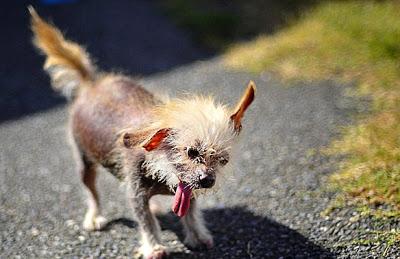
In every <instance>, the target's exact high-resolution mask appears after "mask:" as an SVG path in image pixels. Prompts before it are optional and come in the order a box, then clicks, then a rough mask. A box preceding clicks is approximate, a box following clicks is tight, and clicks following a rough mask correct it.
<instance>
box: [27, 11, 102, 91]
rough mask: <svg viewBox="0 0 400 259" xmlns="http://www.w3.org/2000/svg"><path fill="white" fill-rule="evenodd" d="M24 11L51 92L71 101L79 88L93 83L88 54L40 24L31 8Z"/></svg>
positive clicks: (59, 34)
mask: <svg viewBox="0 0 400 259" xmlns="http://www.w3.org/2000/svg"><path fill="white" fill-rule="evenodd" d="M28 10H29V12H30V14H31V23H32V31H33V33H34V38H33V43H34V45H35V46H36V47H38V48H39V49H40V50H41V51H42V52H43V54H45V55H46V57H47V58H46V62H45V64H44V69H45V70H46V71H47V72H48V73H49V75H50V78H51V84H52V87H53V89H54V90H56V91H57V92H61V93H62V94H63V95H64V96H66V97H67V98H73V97H74V96H75V95H76V93H77V91H78V89H79V87H81V86H83V85H89V84H91V82H92V81H93V80H94V79H95V74H96V73H95V67H94V66H93V64H92V62H91V61H90V58H89V54H88V53H87V52H86V51H85V50H84V49H83V48H82V47H81V46H79V45H78V44H76V43H74V42H72V41H68V40H66V39H65V38H64V36H63V35H62V33H61V32H60V31H59V30H58V29H57V28H55V27H54V26H52V25H50V24H49V23H47V22H45V21H44V20H42V18H40V16H39V15H38V14H37V13H36V11H35V9H34V8H33V7H32V6H29V7H28Z"/></svg>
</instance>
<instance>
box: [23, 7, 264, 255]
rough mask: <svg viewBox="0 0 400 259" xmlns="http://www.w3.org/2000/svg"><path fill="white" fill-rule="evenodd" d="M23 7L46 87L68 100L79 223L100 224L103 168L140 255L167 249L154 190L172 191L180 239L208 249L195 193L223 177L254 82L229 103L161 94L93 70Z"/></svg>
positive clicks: (87, 60)
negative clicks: (122, 200)
mask: <svg viewBox="0 0 400 259" xmlns="http://www.w3.org/2000/svg"><path fill="white" fill-rule="evenodd" d="M28 9H29V12H30V14H31V28H32V31H33V34H34V37H33V42H34V45H35V46H36V47H37V48H38V49H39V50H40V51H41V52H42V53H43V54H44V55H45V56H46V61H45V64H44V70H45V71H46V72H47V73H48V74H49V76H50V78H51V85H52V87H53V89H54V90H55V91H57V92H60V93H61V94H63V95H64V96H65V97H67V98H68V99H69V102H70V119H69V126H70V127H69V128H70V133H71V137H72V140H73V147H74V149H75V153H76V157H77V159H76V160H77V163H78V167H79V172H80V175H81V179H82V182H83V185H84V186H85V189H86V190H87V193H88V210H87V212H86V214H85V217H84V221H83V228H84V229H85V230H88V231H93V230H100V229H102V228H103V227H104V226H105V225H106V223H107V221H106V219H105V218H104V217H102V216H101V212H100V205H99V196H98V193H97V190H96V185H95V181H96V174H97V169H98V168H99V167H103V168H105V169H106V170H108V171H109V172H110V173H112V174H113V175H114V176H116V177H117V178H118V179H119V180H121V181H123V182H124V183H125V184H126V187H127V196H128V200H129V202H130V205H131V207H132V209H133V215H134V218H135V220H136V221H137V223H138V228H139V230H140V232H141V247H140V249H139V251H140V253H141V255H142V256H143V257H145V258H163V257H165V256H167V255H168V249H167V247H165V246H164V245H163V244H162V243H161V240H160V233H161V231H160V226H159V224H158V222H157V220H156V218H155V216H154V213H152V210H151V204H150V198H151V197H152V196H154V195H158V194H163V195H174V202H173V204H172V210H173V212H174V213H175V214H176V215H177V216H179V217H181V221H182V224H183V227H184V232H185V240H184V243H185V244H186V245H187V246H189V247H198V246H203V247H204V246H205V247H206V248H209V249H210V248H212V247H213V238H212V236H211V234H210V232H209V231H208V230H207V228H206V227H205V224H204V221H203V217H202V215H201V212H200V211H199V210H198V208H197V205H196V197H197V196H198V195H200V194H201V193H202V192H203V191H204V190H209V189H213V188H215V187H214V185H215V183H216V181H217V179H220V178H221V177H222V175H223V171H224V169H225V168H226V165H227V164H228V162H229V160H230V154H231V153H232V149H233V145H234V143H235V142H237V141H236V140H237V137H238V135H239V133H240V131H241V129H242V124H241V121H242V118H243V115H244V113H245V111H246V110H247V108H248V107H249V106H250V104H251V103H252V101H253V100H254V96H255V91H256V86H255V84H254V82H252V81H250V82H249V84H248V86H247V88H246V90H245V92H244V94H243V96H242V97H241V99H240V100H239V102H238V104H237V105H236V107H235V108H233V109H231V108H228V107H227V106H225V105H222V104H219V103H216V102H215V101H214V99H213V98H212V97H203V96H186V97H185V98H175V99H171V100H165V101H164V100H162V99H161V98H159V97H157V96H156V95H155V94H153V93H151V92H149V91H147V90H146V89H145V88H143V87H142V86H140V85H138V83H136V82H135V81H134V80H133V79H131V78H130V77H127V76H123V75H119V74H113V73H104V72H99V71H98V69H97V68H96V67H95V65H94V64H93V62H92V61H91V59H90V57H89V54H88V53H87V52H86V51H85V50H84V48H83V47H81V46H80V45H78V44H76V43H74V42H71V41H69V40H66V39H65V38H64V36H63V34H62V33H61V32H60V31H59V30H58V29H57V28H56V27H54V26H53V25H51V24H49V23H48V22H45V21H44V20H43V19H42V18H40V16H39V15H38V14H37V13H36V11H35V10H34V9H33V8H32V7H31V6H30V7H29V8H28Z"/></svg>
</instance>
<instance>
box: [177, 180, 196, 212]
mask: <svg viewBox="0 0 400 259" xmlns="http://www.w3.org/2000/svg"><path fill="white" fill-rule="evenodd" d="M190 196H192V189H191V188H190V187H189V186H187V185H186V184H184V183H182V182H180V183H179V184H178V188H176V192H175V200H174V204H173V206H172V211H173V212H174V213H175V214H176V215H178V217H183V216H185V215H186V213H187V211H188V210H189V206H190Z"/></svg>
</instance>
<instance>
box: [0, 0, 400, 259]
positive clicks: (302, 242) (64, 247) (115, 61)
mask: <svg viewBox="0 0 400 259" xmlns="http://www.w3.org/2000/svg"><path fill="white" fill-rule="evenodd" d="M94 2H96V3H94ZM106 2H107V4H106ZM121 3H122V2H121ZM121 3H120V4H116V3H114V2H113V1H99V2H98V1H82V2H81V3H79V4H75V5H71V6H67V7H65V10H64V9H62V8H61V7H51V8H43V7H42V8H39V12H43V13H46V14H49V13H52V17H53V20H54V21H55V22H56V23H57V24H58V21H60V23H61V27H62V28H69V29H68V32H69V33H68V35H75V33H73V32H76V35H77V36H76V37H73V38H75V39H76V38H79V37H80V38H79V39H80V40H81V41H82V42H86V43H88V45H89V51H91V52H92V53H93V54H94V56H95V57H97V58H98V60H99V65H100V67H104V68H112V67H114V65H115V66H117V67H122V68H123V69H125V70H126V71H128V72H132V73H141V74H144V75H145V76H144V77H143V78H142V79H141V82H142V83H143V85H144V86H145V87H147V88H149V89H151V90H154V91H159V92H166V93H170V94H171V95H176V94H178V95H179V94H182V93H185V92H189V93H192V92H196V93H203V94H212V95H215V96H217V98H218V99H219V100H221V101H223V102H226V103H232V104H233V103H234V102H235V101H236V100H237V98H239V96H240V95H241V92H242V90H243V89H244V87H245V85H246V83H247V82H248V80H250V79H252V80H254V81H255V82H256V83H257V86H258V92H257V96H256V100H255V103H254V105H252V107H251V109H250V110H249V112H248V113H247V114H246V115H247V116H246V118H245V121H244V127H243V135H242V139H241V144H240V145H239V148H238V154H237V156H236V158H235V159H233V160H234V161H233V162H234V165H235V166H234V170H233V172H232V174H231V175H230V176H229V177H227V180H226V184H225V185H224V186H223V187H222V189H221V190H220V191H219V192H218V193H216V194H215V195H210V196H207V197H203V198H202V199H201V207H202V208H203V211H204V214H205V217H206V219H207V225H208V227H209V229H210V230H211V232H212V233H213V235H214V238H215V243H216V246H215V248H214V249H213V250H211V251H189V250H188V249H186V248H185V247H184V246H183V245H182V243H181V240H182V232H181V228H180V226H179V223H178V220H177V218H176V217H175V216H174V215H172V213H171V212H169V210H168V209H166V212H165V214H164V215H162V216H160V220H161V225H162V228H163V235H162V238H163V240H164V242H165V243H166V244H168V245H169V246H171V247H173V248H174V251H175V252H174V253H173V256H174V257H176V258H331V257H342V258H346V257H349V256H354V257H360V258H362V257H364V256H366V255H372V256H375V255H376V256H379V255H381V254H382V251H381V250H379V249H382V248H379V247H378V248H371V249H367V250H365V251H361V250H357V249H358V248H354V246H353V247H350V248H349V249H350V250H352V251H353V250H354V249H356V250H354V251H355V252H354V251H353V252H351V251H349V249H340V248H338V247H337V246H335V245H336V244H337V243H338V242H340V241H341V240H343V238H346V237H349V236H351V233H348V232H345V231H342V230H341V228H343V224H344V223H343V222H345V223H346V222H348V221H347V219H346V218H348V215H347V214H348V213H351V212H348V213H347V212H346V213H347V214H346V215H344V216H343V215H342V216H341V218H337V217H334V218H322V217H321V216H320V212H321V211H322V210H323V209H325V208H326V205H327V203H328V202H329V198H330V195H329V194H326V193H324V192H322V191H321V190H323V187H324V185H325V180H326V179H325V178H326V176H327V175H329V174H330V173H331V172H332V171H333V170H334V168H335V165H336V162H337V161H336V160H335V159H334V158H327V157H324V156H322V155H320V154H319V152H318V150H319V149H320V148H321V147H324V146H325V145H327V144H328V143H329V141H330V140H331V139H332V137H334V136H335V135H336V134H337V131H338V126H341V125H345V124H346V123H349V121H350V115H351V114H352V113H353V112H354V109H355V107H354V102H353V101H352V100H350V99H349V98H348V97H345V96H344V94H343V93H344V92H345V89H346V88H345V87H344V86H340V85H337V84H334V83H332V82H321V83H315V84H311V83H307V84H302V85H296V86H290V87H289V86H285V85H282V84H281V83H280V82H279V81H277V80H276V79H274V78H273V77H272V76H271V75H269V74H263V75H261V76H256V75H249V74H246V73H239V72H233V71H228V70H226V69H225V68H224V67H223V65H222V64H221V62H220V60H219V58H218V57H217V58H211V59H209V60H207V61H196V60H198V59H200V58H205V57H207V56H208V55H207V54H206V53H204V52H203V51H201V50H199V49H197V48H196V47H195V46H194V45H193V44H192V43H191V42H190V41H189V40H188V38H187V37H186V35H185V34H184V33H183V32H181V31H179V30H177V29H176V28H175V27H174V26H173V25H172V24H171V23H169V22H168V20H167V19H166V18H165V17H163V16H162V15H161V14H160V13H159V12H158V11H157V9H156V8H155V7H154V6H153V5H152V4H151V3H148V2H147V1H124V2H123V4H121ZM17 5H21V4H20V3H18V4H16V6H14V7H13V8H16V9H18V8H17ZM81 5H82V6H83V7H85V8H86V9H85V8H84V9H82V8H81V7H82V6H81ZM94 7H96V9H95V10H96V12H94V11H93V10H94V9H90V8H94ZM111 7H112V8H111ZM2 10H3V12H4V9H2ZM82 10H84V11H82ZM89 10H92V11H90V12H89ZM130 10H136V11H134V12H132V11H130ZM20 12H21V11H18V12H17V13H19V14H20V15H22V14H21V13H20ZM95 13H97V16H96V14H95ZM72 14H74V16H73V17H74V19H71V17H72V16H71V15H72ZM86 14H87V16H86ZM104 16H105V17H109V19H100V18H101V17H104ZM5 17H8V18H9V20H8V22H9V21H17V20H18V19H15V20H13V19H14V18H15V17H19V16H18V15H17V16H15V17H14V16H12V15H11V14H8V16H1V19H5ZM92 18H93V19H92ZM95 18H96V19H95ZM128 18H129V19H131V20H134V21H135V22H132V23H128V22H127V21H128V20H129V19H128ZM6 20H7V19H6ZM23 21H24V22H17V25H16V28H19V27H18V26H22V25H24V26H25V25H26V22H27V20H26V19H24V20H23ZM82 21H85V22H84V23H83V24H82V23H81V22H82ZM111 21H112V23H111ZM69 23H70V25H68V24H69ZM88 24H92V25H91V26H95V27H90V26H89V25H88ZM143 26H145V28H143ZM8 30H9V31H10V33H11V32H13V30H12V29H11V28H8ZM11 35H14V34H12V33H11ZM15 35H16V36H15ZM15 35H14V36H15V37H16V38H18V39H19V41H23V40H26V41H27V40H28V35H29V34H28V32H27V31H23V32H21V33H19V32H18V33H17V32H15ZM158 38H160V39H161V40H159V41H158V40H157V39H158ZM116 39H117V40H116ZM114 40H115V42H114V43H112V42H113V41H114ZM11 43H12V37H10V39H7V41H5V43H4V42H3V43H2V44H3V45H4V44H5V45H7V44H9V45H10V46H9V47H11V45H12V44H11ZM20 44H22V46H24V48H23V49H20V52H18V54H14V55H16V56H17V57H19V58H18V59H14V60H11V64H10V66H8V67H7V68H5V67H3V68H2V70H1V73H2V76H1V77H0V82H1V86H0V88H2V89H1V90H0V92H1V93H2V95H1V102H0V107H1V108H2V111H5V112H3V113H2V115H1V121H2V122H1V124H0V143H1V149H0V242H1V246H0V258H18V257H20V258H34V257H35V258H81V257H84V258H88V257H93V258H113V257H119V258H126V257H130V256H132V254H133V250H134V249H135V248H137V247H138V233H137V226H136V223H135V222H134V221H132V217H131V213H130V210H129V208H128V205H127V202H126V200H125V194H124V186H121V185H120V183H118V182H117V181H116V180H115V179H114V178H112V177H111V176H110V175H108V174H107V173H106V172H104V173H102V174H100V181H99V186H100V194H101V200H102V204H103V210H104V216H106V217H107V218H108V220H109V224H108V226H107V228H106V230H104V231H100V232H93V233H89V232H86V231H84V230H83V229H82V228H81V222H82V220H83V215H84V212H85V204H84V192H83V190H82V189H81V184H80V181H79V176H78V174H77V172H76V171H75V164H74V161H73V158H72V154H71V152H70V149H69V146H68V143H67V138H66V128H65V126H66V120H67V107H66V105H65V103H64V102H63V101H61V99H60V98H58V97H55V95H54V94H52V93H51V91H50V90H49V86H48V82H47V79H46V77H45V76H44V75H43V74H42V72H41V70H40V66H41V65H40V61H41V59H40V58H38V57H37V56H36V54H35V53H33V49H32V48H30V47H29V48H28V47H27V45H26V44H27V43H26V42H23V43H20ZM119 44H121V45H119ZM25 47H26V48H25ZM13 49H17V48H13ZM0 53H1V55H3V56H4V57H9V58H10V55H11V54H12V52H8V51H7V50H4V49H2V50H1V52H0ZM15 53H16V52H15ZM24 57H25V58H26V60H27V61H26V62H24V61H22V60H23V58H24ZM13 68H14V69H13ZM14 88H15V89H17V90H15V89H14ZM13 89H14V90H13ZM26 102H27V103H26ZM15 107H17V108H18V109H17V110H14V108H15ZM7 111H10V114H7ZM166 204H167V205H168V206H167V207H169V204H170V203H169V202H167V203H166ZM339 223H340V224H342V223H343V224H342V225H340V224H339ZM346 224H347V223H346ZM354 224H355V223H354ZM357 224H361V225H359V226H358V227H357V226H356V225H345V227H346V228H347V227H348V228H349V229H351V227H352V226H353V228H362V227H363V226H364V225H365V224H367V223H357ZM363 224H364V225H363ZM339 227H340V229H339ZM388 227H391V226H388ZM336 230H337V231H336ZM341 231H342V232H341ZM353 232H354V231H353ZM353 248H354V249H353ZM383 248H384V247H383ZM396 249H397V248H390V249H389V250H388V251H387V255H393V256H395V255H396V253H397V252H398V249H397V250H396ZM374 251H375V252H374Z"/></svg>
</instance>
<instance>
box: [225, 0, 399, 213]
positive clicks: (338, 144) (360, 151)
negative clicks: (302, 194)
mask: <svg viewBox="0 0 400 259" xmlns="http://www.w3.org/2000/svg"><path fill="white" fill-rule="evenodd" d="M398 10H400V2H399V1H335V2H334V1H327V2H323V3H321V4H320V5H317V6H315V7H314V8H312V9H311V10H309V11H308V12H307V13H305V14H304V15H303V16H302V17H301V18H300V19H299V20H297V21H296V23H293V24H292V26H289V27H288V28H287V29H284V30H282V31H280V32H278V33H276V34H275V35H272V36H260V37H258V38H257V39H255V40H253V41H251V42H248V43H244V44H239V45H236V46H233V47H232V48H231V49H230V50H229V51H228V52H227V54H226V55H225V61H226V63H227V64H228V65H229V66H230V67H233V68H237V69H244V70H247V71H251V72H256V73H259V72H262V71H264V70H269V71H272V72H275V73H276V74H278V75H280V76H281V77H282V78H284V79H288V80H321V79H335V80H343V81H344V82H353V83H354V82H355V83H356V84H357V86H358V87H357V94H360V95H368V96H370V97H371V99H372V111H371V113H370V114H368V116H365V117H364V118H362V119H360V120H359V123H358V125H355V126H351V127H348V128H346V129H345V130H344V132H343V136H342V138H341V139H339V140H336V141H334V142H333V143H332V145H331V147H330V148H329V152H330V153H334V154H345V155H346V157H347V159H345V161H344V162H343V164H341V166H340V171H339V172H337V173H336V174H334V175H333V176H332V178H331V180H332V183H333V185H334V186H336V187H337V188H338V189H340V190H343V191H344V193H346V195H347V197H351V198H354V200H356V201H359V202H360V203H368V204H387V205H390V206H392V207H394V208H397V209H399V208H400V19H399V13H398Z"/></svg>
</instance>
